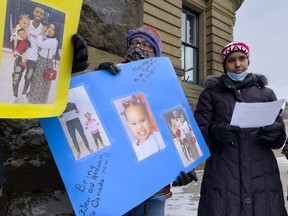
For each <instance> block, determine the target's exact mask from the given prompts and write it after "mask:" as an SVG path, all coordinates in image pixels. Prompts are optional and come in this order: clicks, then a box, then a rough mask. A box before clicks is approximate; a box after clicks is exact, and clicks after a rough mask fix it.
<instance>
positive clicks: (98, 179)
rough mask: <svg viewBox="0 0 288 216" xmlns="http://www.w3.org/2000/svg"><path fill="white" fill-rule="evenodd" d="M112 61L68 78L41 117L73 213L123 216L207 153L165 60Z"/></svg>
mask: <svg viewBox="0 0 288 216" xmlns="http://www.w3.org/2000/svg"><path fill="white" fill-rule="evenodd" d="M119 67H120V68H121V72H119V73H117V74H115V75H111V74H110V73H109V72H107V71H105V70H101V71H96V72H90V73H87V74H82V75H78V76H75V77H73V78H72V80H71V86H70V90H69V96H68V103H67V106H66V109H65V110H64V112H63V114H62V115H60V116H59V118H58V117H53V118H45V119H40V122H41V125H42V127H43V129H44V132H45V135H46V137H47V140H48V142H49V146H50V149H51V151H52V153H53V156H54V159H55V161H56V164H57V166H58V169H59V171H60V174H61V176H62V179H63V182H64V184H65V186H66V189H67V192H68V195H69V197H70V199H71V203H72V205H73V208H74V211H75V213H76V215H102V216H105V215H109V216H110V215H123V214H124V213H125V212H127V211H128V210H130V209H132V208H133V207H135V206H137V205H138V204H139V203H141V202H143V201H144V200H146V199H147V198H149V197H150V196H152V195H153V194H155V193H156V192H158V191H159V190H160V189H162V188H163V187H165V186H166V185H169V184H170V183H172V182H173V181H174V180H175V179H176V177H177V176H178V175H179V174H180V172H181V171H185V172H188V171H191V170H192V169H193V168H195V167H196V166H198V165H199V164H200V163H202V162H203V161H204V160H205V159H207V157H209V151H208V148H207V146H206V144H205V141H204V139H203V137H202V135H201V132H200V130H199V128H198V126H197V123H196V122H195V120H194V117H193V114H192V111H191V110H190V106H189V104H188V101H187V99H186V97H185V94H184V92H183V90H182V87H181V85H180V83H179V80H178V78H177V76H176V73H175V71H174V68H173V66H172V64H171V62H170V60H169V58H166V57H158V58H157V57H156V58H149V59H144V60H138V61H135V62H131V63H127V64H123V65H120V66H119Z"/></svg>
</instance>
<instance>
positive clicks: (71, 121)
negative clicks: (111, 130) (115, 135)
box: [59, 86, 110, 160]
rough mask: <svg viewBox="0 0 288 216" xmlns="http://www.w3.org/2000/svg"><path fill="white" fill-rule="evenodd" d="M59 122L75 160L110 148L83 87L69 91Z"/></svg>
mask: <svg viewBox="0 0 288 216" xmlns="http://www.w3.org/2000/svg"><path fill="white" fill-rule="evenodd" d="M87 110H89V111H87ZM59 121H60V124H61V126H62V129H63V131H64V133H65V136H66V138H67V141H68V143H69V146H70V148H71V150H72V152H73V155H74V157H75V159H76V160H80V159H82V158H85V157H86V156H89V155H90V154H94V153H96V152H97V151H101V150H102V149H104V148H105V147H107V146H110V141H109V139H108V136H107V133H106V131H105V130H104V126H103V124H102V122H101V120H100V118H99V116H98V114H97V112H96V110H95V108H94V106H93V104H92V102H91V100H90V98H89V96H88V94H87V92H86V90H85V88H84V86H78V87H75V88H72V89H70V90H69V93H68V103H67V106H66V109H65V110H64V112H63V114H62V115H60V116H59Z"/></svg>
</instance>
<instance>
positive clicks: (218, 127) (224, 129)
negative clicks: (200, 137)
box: [212, 124, 241, 143]
mask: <svg viewBox="0 0 288 216" xmlns="http://www.w3.org/2000/svg"><path fill="white" fill-rule="evenodd" d="M240 132H241V129H240V127H238V126H233V125H224V124H215V125H213V126H212V134H213V136H214V137H215V138H216V139H217V140H219V141H221V142H223V143H233V142H234V141H235V140H236V138H237V137H238V135H239V134H240Z"/></svg>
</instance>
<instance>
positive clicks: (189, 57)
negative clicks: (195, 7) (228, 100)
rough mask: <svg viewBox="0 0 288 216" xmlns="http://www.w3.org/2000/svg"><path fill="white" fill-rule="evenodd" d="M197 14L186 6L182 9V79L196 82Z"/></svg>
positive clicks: (197, 53)
mask: <svg viewBox="0 0 288 216" xmlns="http://www.w3.org/2000/svg"><path fill="white" fill-rule="evenodd" d="M198 32H199V30H198V14H197V13H196V12H194V11H192V10H190V9H188V8H186V7H183V10H182V58H181V62H182V68H183V69H184V70H185V75H184V76H183V81H187V82H191V83H198V77H199V76H198V73H199V71H198V56H199V36H198Z"/></svg>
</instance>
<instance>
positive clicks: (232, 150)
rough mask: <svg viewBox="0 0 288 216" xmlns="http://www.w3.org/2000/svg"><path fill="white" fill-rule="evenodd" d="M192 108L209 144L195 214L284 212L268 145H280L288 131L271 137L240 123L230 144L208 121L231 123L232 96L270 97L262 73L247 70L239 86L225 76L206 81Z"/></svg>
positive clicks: (270, 215) (280, 215) (274, 215)
mask: <svg viewBox="0 0 288 216" xmlns="http://www.w3.org/2000/svg"><path fill="white" fill-rule="evenodd" d="M205 85H206V88H205V89H204V90H203V91H202V92H201V94H200V98H199V101H198V104H197V107H196V111H195V113H194V116H195V119H196V121H197V123H198V125H199V127H200V130H201V132H202V134H203V136H204V138H205V141H206V143H207V145H208V147H209V150H210V153H211V156H210V157H209V158H208V159H207V161H206V163H205V168H204V176H203V181H202V185H201V197H200V202H199V208H198V216H286V215H287V213H286V210H285V204H284V196H283V189H282V184H281V180H280V174H279V168H278V165H277V161H276V158H275V156H274V154H273V151H272V149H278V148H281V147H282V146H283V144H284V141H285V138H286V133H285V126H284V123H283V120H282V118H281V116H280V115H279V116H278V117H277V119H276V121H278V122H280V123H281V124H282V125H283V129H282V134H281V135H280V136H279V137H278V139H277V140H276V141H275V142H268V141H264V140H261V138H260V137H259V136H258V135H257V132H258V130H259V129H258V128H245V129H241V133H240V135H239V137H238V139H237V140H236V141H235V142H234V143H233V144H224V143H221V142H220V141H217V140H216V139H214V138H213V135H212V134H211V132H210V130H209V126H211V125H212V124H215V123H226V124H229V123H230V121H231V117H232V113H233V109H234V106H235V103H236V102H248V103H249V102H271V101H275V100H277V99H276V96H275V94H274V92H273V90H271V89H270V88H267V87H265V86H266V85H267V79H266V77H265V76H263V75H255V74H248V75H247V77H246V78H245V79H244V81H243V82H242V83H241V86H238V88H237V89H236V87H235V83H234V82H233V81H232V80H231V79H230V78H229V77H228V76H227V75H222V76H220V77H215V76H211V77H208V78H207V80H206V81H205Z"/></svg>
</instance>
